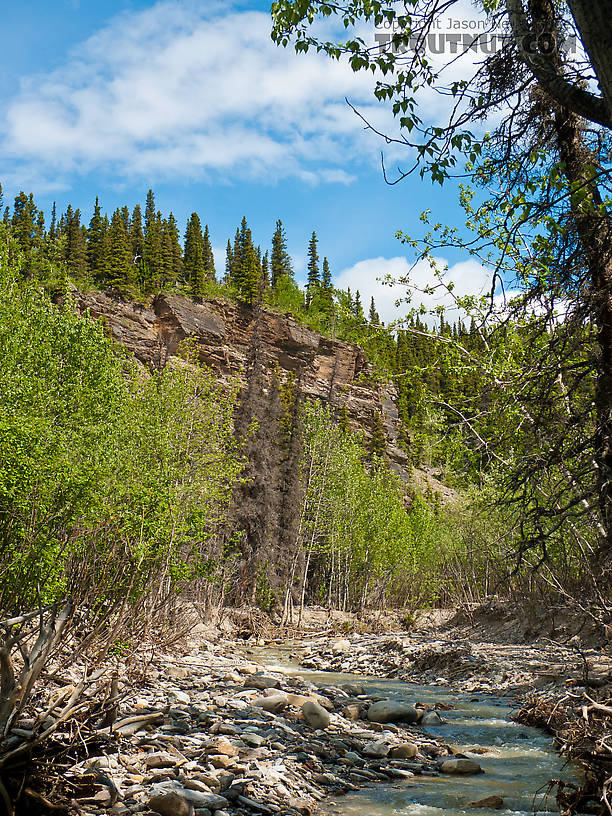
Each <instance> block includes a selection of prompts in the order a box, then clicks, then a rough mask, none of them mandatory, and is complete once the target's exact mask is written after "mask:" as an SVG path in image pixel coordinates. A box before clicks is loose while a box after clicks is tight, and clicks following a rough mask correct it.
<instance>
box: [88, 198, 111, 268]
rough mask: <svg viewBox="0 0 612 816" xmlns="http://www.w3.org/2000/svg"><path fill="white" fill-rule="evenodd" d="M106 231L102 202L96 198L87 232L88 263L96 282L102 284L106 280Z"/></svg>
mask: <svg viewBox="0 0 612 816" xmlns="http://www.w3.org/2000/svg"><path fill="white" fill-rule="evenodd" d="M106 260H107V250H106V230H105V225H104V219H103V218H102V211H101V208H100V201H99V199H98V197H97V196H96V203H95V204H94V211H93V215H92V217H91V221H90V222H89V228H88V230H87V263H88V264H89V269H90V271H91V274H92V276H93V278H94V280H95V281H97V282H102V281H104V280H105V278H106Z"/></svg>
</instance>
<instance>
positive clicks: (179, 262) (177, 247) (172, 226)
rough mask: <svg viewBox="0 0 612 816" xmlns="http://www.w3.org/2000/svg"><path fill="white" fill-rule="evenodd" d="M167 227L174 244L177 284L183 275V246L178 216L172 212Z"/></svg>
mask: <svg viewBox="0 0 612 816" xmlns="http://www.w3.org/2000/svg"><path fill="white" fill-rule="evenodd" d="M166 229H167V231H168V234H169V236H170V243H171V246H172V284H173V285H176V283H177V281H179V280H181V279H182V277H183V249H182V247H181V242H180V237H179V230H178V226H177V223H176V218H175V217H174V214H173V213H170V215H169V216H168V222H167V226H166Z"/></svg>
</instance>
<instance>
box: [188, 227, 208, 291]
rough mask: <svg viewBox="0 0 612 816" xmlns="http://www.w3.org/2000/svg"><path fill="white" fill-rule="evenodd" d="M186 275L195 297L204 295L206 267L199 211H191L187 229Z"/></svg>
mask: <svg viewBox="0 0 612 816" xmlns="http://www.w3.org/2000/svg"><path fill="white" fill-rule="evenodd" d="M184 267H185V276H186V277H187V278H188V280H189V292H190V294H191V297H193V298H201V297H203V296H204V286H205V281H206V267H205V265H204V238H203V235H202V225H201V223H200V217H199V215H198V214H197V213H195V212H194V213H191V217H190V219H189V221H188V223H187V229H186V230H185V258H184Z"/></svg>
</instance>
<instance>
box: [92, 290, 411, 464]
mask: <svg viewBox="0 0 612 816" xmlns="http://www.w3.org/2000/svg"><path fill="white" fill-rule="evenodd" d="M76 300H77V303H78V306H79V308H80V310H81V311H86V310H88V311H89V313H90V315H91V316H92V317H93V318H101V319H102V320H103V321H104V324H105V326H106V328H107V330H108V332H109V334H110V335H111V336H112V337H113V339H114V340H116V341H117V342H118V343H121V344H122V345H124V346H125V347H126V348H128V349H129V350H130V351H131V352H132V353H133V354H134V356H135V357H136V359H137V360H138V361H139V362H140V363H141V364H142V365H143V366H144V367H145V368H146V369H148V370H151V369H155V368H160V367H162V366H164V365H165V364H166V363H167V362H168V361H169V359H170V358H171V357H172V356H174V355H176V353H177V351H178V348H179V345H180V344H181V343H182V342H183V341H184V340H186V339H191V340H192V342H193V343H194V345H195V348H196V349H197V353H198V357H199V360H200V362H201V363H203V364H204V365H207V366H210V367H211V368H212V369H213V370H214V371H215V372H216V373H217V375H218V376H219V377H221V378H223V379H228V378H231V377H237V378H241V377H243V376H244V370H245V365H246V360H247V355H248V353H249V348H250V345H251V343H252V336H253V331H254V329H255V314H254V311H253V309H251V308H249V307H246V306H241V305H239V304H236V303H231V302H229V301H225V300H221V299H211V300H206V301H204V302H202V303H195V302H194V301H192V300H191V299H190V298H187V297H184V296H182V295H159V296H158V297H156V298H155V299H154V300H149V301H146V302H136V301H135V302H128V303H126V302H124V301H122V300H120V299H117V298H113V297H110V296H109V295H107V294H104V293H102V292H90V293H86V294H82V293H80V294H78V295H76ZM257 332H258V335H259V340H260V344H261V348H262V353H263V356H264V359H265V360H266V364H267V365H268V366H269V368H270V369H272V367H273V366H274V365H276V364H278V366H280V368H281V369H282V370H285V371H291V372H294V373H295V374H297V373H298V372H299V373H300V374H301V383H302V389H303V391H304V394H305V395H306V397H310V398H316V399H319V400H322V401H324V402H326V403H329V404H330V405H331V406H332V407H333V408H334V409H336V410H339V409H340V408H342V406H343V405H346V408H347V411H348V416H349V420H350V422H351V423H352V424H353V425H354V427H355V428H359V429H363V430H364V432H365V433H366V435H368V434H369V432H370V431H369V429H370V427H371V425H372V421H373V417H374V413H375V412H376V411H379V412H380V413H381V415H382V417H383V422H384V425H385V430H386V433H387V440H388V454H389V458H390V461H391V464H392V467H393V469H394V470H395V471H396V472H397V473H398V474H399V475H401V476H403V477H404V478H407V477H408V474H409V472H410V467H409V462H408V457H407V456H406V453H405V452H404V451H403V450H401V449H400V448H399V447H398V445H397V432H398V425H399V419H398V414H397V408H396V393H395V389H394V387H393V386H392V385H390V384H388V383H386V384H385V383H381V382H378V381H377V380H376V378H375V377H374V373H373V370H372V367H371V366H370V364H369V363H368V361H367V359H366V357H365V354H364V352H363V350H362V349H361V348H359V346H357V345H355V344H353V343H347V342H345V341H342V340H333V339H330V338H328V337H324V336H323V335H321V334H319V333H317V332H315V331H312V330H311V329H309V328H307V327H306V326H304V325H303V324H302V323H300V322H299V321H297V320H296V319H295V318H294V317H292V316H291V315H286V314H279V313H277V312H273V311H269V310H264V311H262V313H261V315H260V319H259V323H258V326H257Z"/></svg>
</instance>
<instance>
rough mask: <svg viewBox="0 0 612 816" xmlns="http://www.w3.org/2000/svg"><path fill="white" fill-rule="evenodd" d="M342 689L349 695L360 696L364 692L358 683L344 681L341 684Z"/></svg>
mask: <svg viewBox="0 0 612 816" xmlns="http://www.w3.org/2000/svg"><path fill="white" fill-rule="evenodd" d="M341 688H342V691H346V693H347V694H349V695H350V696H351V697H360V696H361V695H362V694H365V689H364V687H363V686H362V685H360V684H359V683H345V684H344V685H343V686H341Z"/></svg>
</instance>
